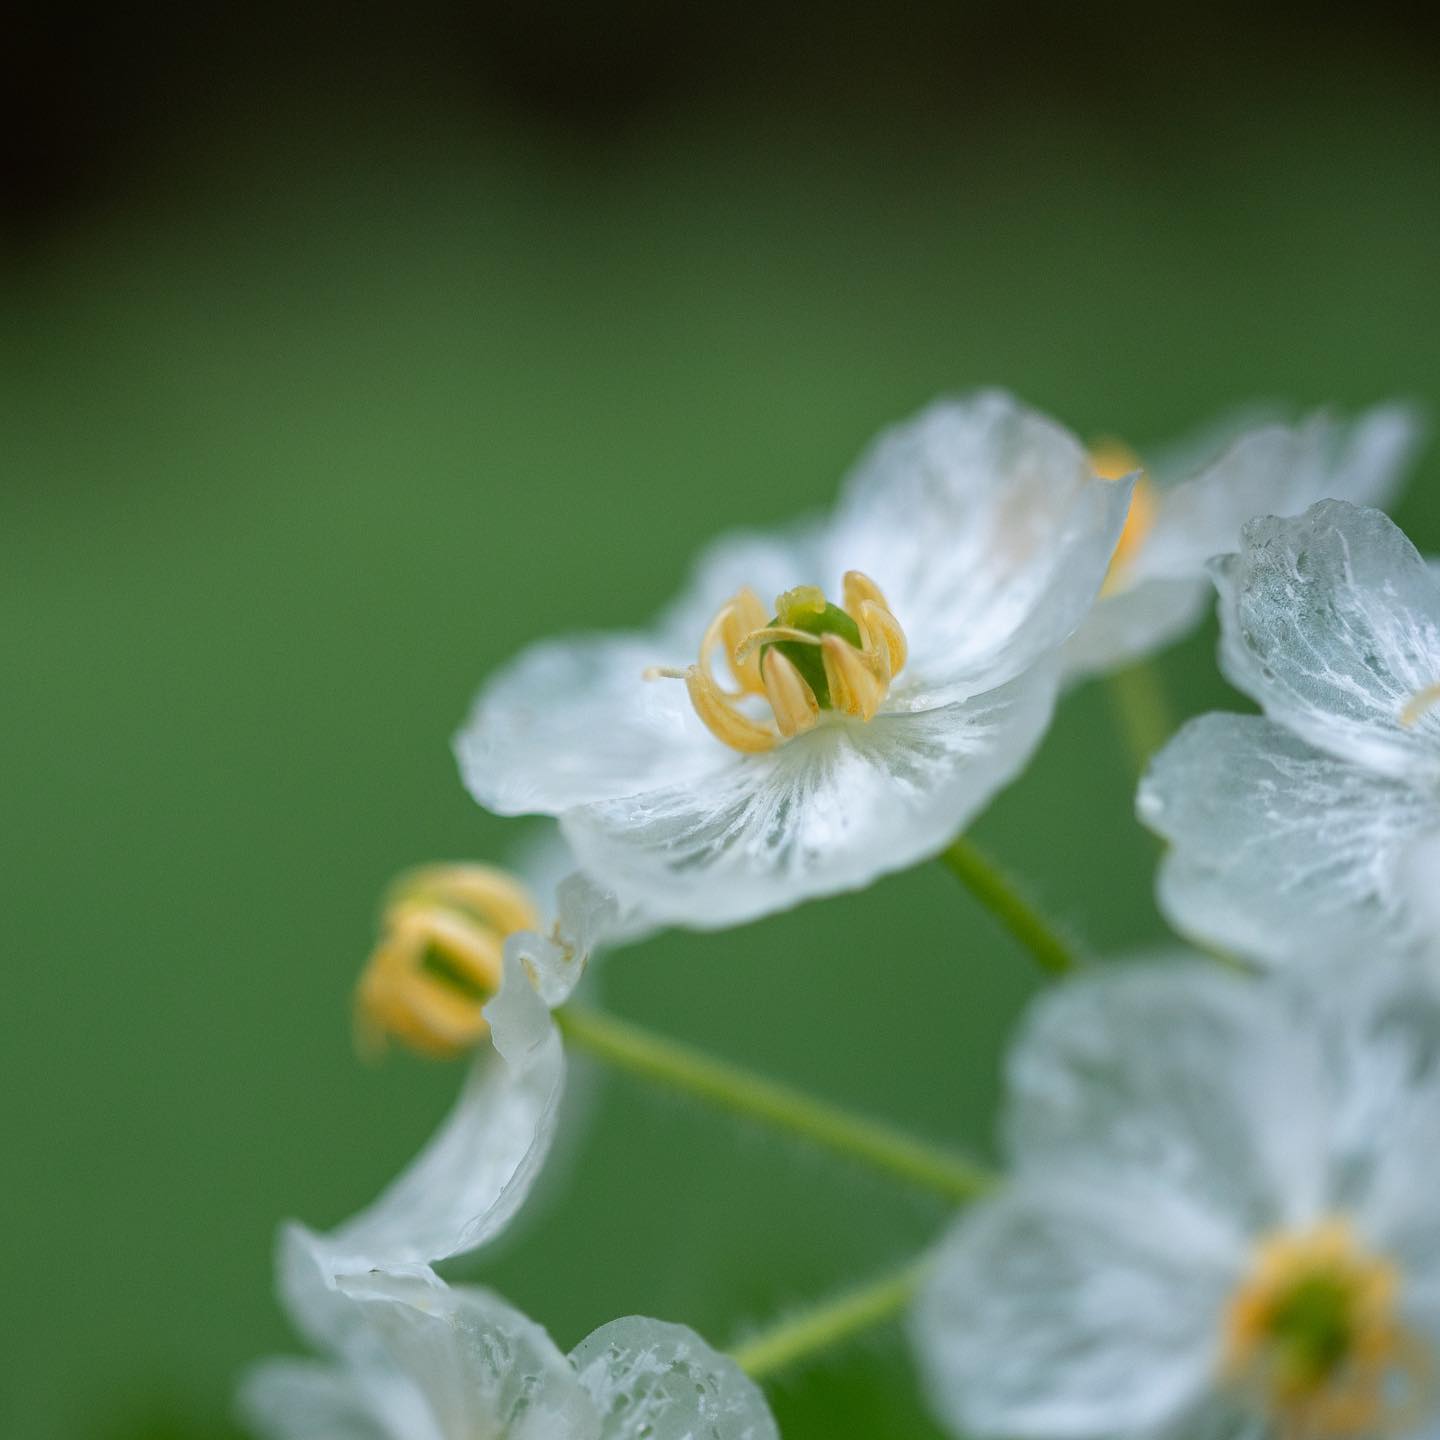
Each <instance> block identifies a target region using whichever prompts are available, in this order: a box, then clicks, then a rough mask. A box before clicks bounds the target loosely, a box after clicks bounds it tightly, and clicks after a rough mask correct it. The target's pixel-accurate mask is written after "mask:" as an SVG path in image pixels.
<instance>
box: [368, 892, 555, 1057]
mask: <svg viewBox="0 0 1440 1440" xmlns="http://www.w3.org/2000/svg"><path fill="white" fill-rule="evenodd" d="M539 923H540V917H539V912H538V911H537V910H536V907H535V902H534V901H533V900H532V899H531V897H530V895H529V893H528V891H526V889H525V887H524V886H523V885H521V884H520V882H519V881H518V880H516V879H515V878H514V877H513V876H512V875H509V874H507V873H506V872H505V871H503V870H496V869H493V868H491V867H490V866H488V865H430V866H426V867H425V868H423V869H420V870H415V871H412V872H411V873H410V874H408V875H405V876H402V877H401V879H400V880H399V881H398V882H397V884H396V885H395V886H394V887H393V888H392V890H391V892H390V896H389V899H388V901H387V903H386V906H385V910H384V914H383V916H382V918H381V934H380V941H379V943H378V944H377V945H376V947H375V949H374V951H373V952H372V954H371V956H370V959H369V962H368V963H367V964H366V966H365V971H364V973H363V974H362V975H361V977H360V983H359V985H358V986H357V987H356V991H355V1034H356V1041H357V1044H358V1045H359V1047H360V1049H361V1050H362V1052H364V1053H371V1054H373V1053H378V1052H380V1051H382V1050H383V1049H384V1047H385V1043H386V1041H387V1039H389V1038H390V1037H392V1036H393V1037H394V1038H395V1039H397V1040H399V1041H401V1042H402V1043H403V1044H405V1045H408V1046H409V1047H410V1048H411V1049H412V1050H416V1051H418V1052H419V1053H420V1054H422V1055H428V1056H431V1057H432V1058H436V1059H449V1058H451V1057H453V1056H455V1055H459V1054H461V1053H463V1052H464V1051H465V1050H468V1049H469V1048H470V1047H471V1046H473V1045H475V1044H477V1043H478V1042H479V1041H480V1040H483V1039H484V1038H485V1035H486V1032H487V1031H488V1029H489V1026H488V1025H487V1024H486V1022H485V1017H484V1015H483V1014H481V1011H482V1009H483V1008H484V1006H485V1005H486V1003H487V1002H488V1001H489V1000H490V998H491V997H492V996H493V995H494V994H495V992H496V991H497V990H498V989H499V988H500V973H501V963H502V959H503V956H504V948H505V940H506V937H507V936H509V935H512V934H514V933H515V931H517V930H533V929H537V928H538V927H539Z"/></svg>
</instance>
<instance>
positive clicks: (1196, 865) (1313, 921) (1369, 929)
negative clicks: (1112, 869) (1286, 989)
mask: <svg viewBox="0 0 1440 1440" xmlns="http://www.w3.org/2000/svg"><path fill="white" fill-rule="evenodd" d="M1139 813H1140V817H1141V819H1142V820H1143V821H1144V822H1145V823H1146V824H1147V825H1148V826H1150V828H1151V829H1153V830H1155V831H1157V832H1158V833H1159V834H1161V835H1162V836H1164V837H1165V839H1167V840H1168V841H1169V842H1170V843H1171V845H1172V846H1173V847H1174V848H1173V850H1172V851H1171V853H1170V855H1169V856H1168V857H1167V859H1166V860H1165V862H1164V863H1163V865H1162V868H1161V875H1160V887H1159V898H1160V904H1161V908H1162V909H1163V910H1164V912H1165V914H1166V916H1167V918H1168V919H1169V920H1170V921H1171V923H1172V924H1173V925H1175V927H1176V928H1177V929H1178V930H1180V931H1181V932H1182V933H1183V934H1185V935H1188V936H1190V937H1191V938H1193V939H1196V940H1198V941H1200V942H1202V943H1211V944H1216V945H1219V946H1220V947H1222V948H1224V949H1227V950H1232V951H1235V952H1237V953H1239V954H1242V955H1245V956H1247V957H1250V958H1252V959H1257V960H1262V961H1266V962H1269V963H1272V964H1285V963H1291V962H1296V961H1306V960H1310V959H1313V958H1315V957H1317V956H1324V955H1328V954H1336V953H1347V952H1348V953H1350V954H1352V955H1357V956H1360V957H1363V956H1364V955H1366V954H1368V953H1370V952H1372V951H1373V950H1374V949H1375V948H1376V947H1377V946H1378V947H1380V948H1395V947H1397V946H1402V945H1405V944H1414V943H1417V942H1418V941H1419V940H1420V939H1421V938H1422V936H1421V934H1420V933H1419V930H1418V922H1417V918H1416V916H1415V915H1414V914H1413V913H1412V909H1411V895H1412V892H1411V888H1410V887H1409V886H1407V885H1406V884H1405V883H1404V879H1403V875H1404V871H1403V864H1404V862H1405V860H1406V858H1407V856H1408V855H1409V854H1410V853H1411V852H1412V851H1413V850H1414V849H1415V847H1416V846H1417V843H1418V841H1419V840H1420V839H1421V838H1422V837H1423V836H1425V835H1427V834H1428V833H1430V832H1431V831H1433V830H1434V829H1435V827H1436V826H1437V824H1440V800H1437V798H1436V797H1435V796H1434V795H1433V794H1432V793H1427V792H1423V791H1419V790H1414V789H1411V788H1410V787H1409V786H1405V785H1399V784H1396V783H1393V782H1390V781H1387V780H1385V779H1383V778H1381V777H1378V776H1376V775H1373V774H1372V773H1370V772H1369V771H1367V770H1363V769H1361V768H1359V767H1358V766H1355V765H1351V764H1348V763H1346V762H1345V761H1343V760H1337V759H1334V758H1333V757H1332V756H1330V755H1326V754H1323V753H1321V752H1320V751H1318V750H1315V749H1312V748H1311V747H1310V746H1309V745H1307V744H1306V743H1305V742H1304V741H1302V740H1299V739H1297V738H1296V737H1295V736H1294V735H1292V734H1290V733H1289V731H1287V730H1284V729H1282V728H1281V727H1280V726H1278V725H1275V724H1273V723H1271V722H1269V721H1266V720H1262V719H1259V718H1255V717H1250V716H1241V715H1206V716H1202V717H1201V718H1200V719H1198V720H1194V721H1191V722H1190V724H1188V725H1187V726H1185V728H1184V729H1183V730H1182V731H1181V732H1180V733H1179V735H1177V736H1176V738H1175V739H1174V740H1172V741H1171V742H1170V744H1169V745H1167V746H1166V747H1165V749H1164V750H1162V751H1161V753H1160V755H1159V756H1158V757H1157V758H1156V760H1155V762H1154V763H1153V765H1152V766H1151V769H1150V772H1149V774H1148V775H1147V776H1146V777H1145V780H1144V781H1143V783H1142V785H1141V788H1140V798H1139Z"/></svg>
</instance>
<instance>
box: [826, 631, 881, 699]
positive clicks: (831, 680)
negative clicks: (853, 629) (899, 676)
mask: <svg viewBox="0 0 1440 1440" xmlns="http://www.w3.org/2000/svg"><path fill="white" fill-rule="evenodd" d="M820 646H821V655H822V656H823V657H824V663H825V679H826V681H827V683H828V684H829V686H830V704H831V705H832V706H834V708H835V709H836V710H839V711H840V712H841V713H842V714H845V715H854V716H856V717H858V718H859V719H861V720H873V719H874V718H875V712H876V711H877V710H878V709H879V708H880V702H881V701H882V700H883V699H884V698H885V692H886V690H887V689H888V688H889V679H888V677H886V678H882V677H881V674H880V672H879V671H878V670H877V669H876V668H873V667H872V666H871V665H870V663H869V660H868V657H867V656H866V655H864V654H863V653H862V652H861V651H859V650H857V649H856V648H855V647H854V646H853V645H852V644H850V642H849V641H848V640H842V639H841V638H840V637H839V636H838V635H826V636H824V637H823V638H822V639H821V641H820Z"/></svg>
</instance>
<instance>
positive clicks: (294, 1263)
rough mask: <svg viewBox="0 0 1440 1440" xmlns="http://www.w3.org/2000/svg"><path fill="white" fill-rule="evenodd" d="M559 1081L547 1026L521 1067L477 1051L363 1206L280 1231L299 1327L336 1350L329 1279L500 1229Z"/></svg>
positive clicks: (550, 1122)
mask: <svg viewBox="0 0 1440 1440" xmlns="http://www.w3.org/2000/svg"><path fill="white" fill-rule="evenodd" d="M547 1019H548V1012H547ZM563 1082H564V1056H563V1052H562V1049H561V1045H560V1038H559V1036H558V1035H557V1034H556V1033H555V1032H554V1030H553V1027H552V1028H550V1029H549V1030H548V1031H547V1033H546V1035H545V1036H544V1038H543V1040H542V1041H541V1043H540V1044H539V1045H537V1046H536V1047H535V1048H534V1050H533V1052H532V1053H530V1054H529V1055H528V1056H527V1057H526V1063H524V1064H516V1063H509V1062H507V1061H506V1060H505V1059H503V1058H502V1057H500V1056H499V1055H494V1054H490V1055H487V1056H485V1057H484V1058H483V1059H481V1060H478V1061H477V1062H476V1063H475V1065H474V1066H473V1067H472V1069H471V1071H470V1075H469V1077H468V1078H467V1080H466V1083H465V1087H464V1089H463V1090H462V1091H461V1094H460V1098H459V1100H458V1101H457V1102H456V1104H455V1107H454V1109H453V1110H452V1111H451V1112H450V1115H449V1116H448V1118H447V1119H446V1120H445V1121H444V1123H443V1124H442V1125H441V1126H440V1128H439V1130H437V1131H436V1133H435V1135H434V1136H433V1137H432V1138H431V1140H430V1142H429V1144H427V1145H426V1147H425V1148H424V1149H423V1150H422V1151H421V1152H420V1154H419V1155H418V1156H417V1157H416V1158H415V1159H414V1160H413V1161H412V1162H411V1164H410V1166H409V1167H408V1168H407V1169H406V1170H405V1171H403V1172H402V1173H401V1174H400V1176H399V1177H398V1178H397V1179H396V1180H395V1181H393V1182H392V1183H391V1185H390V1186H389V1187H388V1188H387V1189H386V1190H385V1191H384V1192H383V1193H382V1194H381V1195H380V1197H379V1198H378V1199H377V1200H376V1201H375V1202H374V1203H373V1204H371V1205H370V1206H369V1207H368V1208H367V1209H365V1210H363V1211H362V1212H361V1213H360V1214H359V1215H356V1216H355V1217H354V1218H353V1219H351V1220H349V1221H347V1222H346V1223H345V1224H343V1225H341V1226H340V1227H339V1228H338V1229H336V1230H334V1231H333V1232H331V1233H330V1234H328V1235H317V1234H315V1233H313V1232H311V1231H309V1230H306V1229H305V1228H304V1227H303V1226H298V1225H292V1226H290V1227H287V1229H286V1230H285V1232H284V1234H283V1235H282V1239H281V1247H280V1266H279V1268H280V1286H281V1291H282V1293H283V1295H284V1296H285V1299H286V1303H287V1306H288V1308H289V1310H290V1312H291V1314H292V1316H293V1317H294V1319H295V1321H296V1324H297V1325H298V1326H299V1327H300V1329H301V1330H302V1331H303V1332H304V1333H305V1334H306V1335H307V1336H308V1337H309V1338H310V1339H311V1340H312V1341H313V1342H314V1343H315V1344H317V1345H320V1346H322V1347H327V1348H331V1349H335V1348H341V1349H343V1348H344V1347H345V1343H346V1327H347V1326H348V1324H349V1318H348V1310H347V1309H346V1307H344V1306H337V1304H336V1303H335V1295H334V1287H335V1281H336V1278H337V1277H338V1276H341V1275H346V1274H359V1273H363V1272H364V1271H368V1270H371V1269H399V1268H403V1267H407V1266H408V1267H416V1266H424V1265H427V1264H429V1263H430V1262H431V1261H433V1260H440V1259H444V1258H446V1257H447V1256H451V1255H458V1254H462V1253H464V1252H465V1251H468V1250H473V1249H475V1248H477V1247H478V1246H480V1245H483V1244H485V1243H486V1242H487V1241H488V1240H490V1239H492V1238H494V1236H495V1235H497V1234H498V1233H499V1232H500V1231H501V1230H502V1229H504V1227H505V1226H506V1225H507V1224H508V1223H509V1222H510V1220H511V1218H512V1217H513V1216H514V1214H515V1212H516V1211H517V1210H518V1209H519V1208H520V1205H521V1204H522V1202H523V1201H524V1199H525V1197H526V1196H527V1195H528V1194H529V1192H530V1188H531V1186H532V1185H533V1184H534V1182H535V1178H536V1176H537V1175H538V1174H539V1171H540V1167H541V1166H542V1164H543V1163H544V1160H545V1156H546V1154H547V1153H548V1152H549V1149H550V1143H551V1141H552V1140H553V1138H554V1133H555V1124H556V1119H557V1113H558V1108H559V1102H560V1095H561V1090H562V1087H563Z"/></svg>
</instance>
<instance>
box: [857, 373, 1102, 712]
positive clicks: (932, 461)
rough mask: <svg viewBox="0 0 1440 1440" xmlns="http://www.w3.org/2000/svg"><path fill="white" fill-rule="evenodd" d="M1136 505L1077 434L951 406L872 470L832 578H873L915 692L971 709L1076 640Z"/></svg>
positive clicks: (1024, 412) (975, 404)
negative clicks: (896, 624)
mask: <svg viewBox="0 0 1440 1440" xmlns="http://www.w3.org/2000/svg"><path fill="white" fill-rule="evenodd" d="M1129 496H1130V483H1129V482H1128V481H1122V482H1113V481H1107V480H1100V479H1098V478H1097V477H1096V476H1095V475H1094V474H1093V472H1092V471H1091V469H1090V463H1089V458H1088V456H1087V454H1086V451H1085V449H1084V447H1083V446H1082V445H1081V444H1080V443H1079V441H1077V440H1076V439H1075V437H1074V436H1073V435H1070V434H1069V433H1068V432H1067V431H1065V430H1064V429H1062V428H1061V427H1060V426H1058V425H1056V424H1055V423H1054V422H1053V421H1051V420H1048V419H1046V418H1045V417H1044V416H1042V415H1039V414H1037V413H1036V412H1035V411H1033V410H1028V409H1026V408H1025V407H1024V406H1022V405H1020V404H1019V403H1018V402H1017V401H1015V400H1014V399H1012V398H1011V397H1009V396H1007V395H1004V394H1001V393H999V392H996V391H985V392H981V393H979V394H976V395H971V396H969V397H966V398H963V399H957V400H950V401H942V402H939V403H937V404H935V405H932V406H931V407H930V408H929V409H927V410H925V411H923V412H921V414H920V415H919V416H917V417H916V418H915V419H913V420H911V421H910V422H909V423H907V424H905V425H902V426H899V427H897V428H895V429H893V430H890V431H887V432H886V433H885V434H884V435H882V436H881V437H880V438H879V440H877V441H876V443H875V444H874V446H873V447H872V448H871V450H870V451H869V452H868V454H867V455H866V456H865V457H864V458H863V459H862V460H861V462H860V464H859V466H858V467H857V469H856V471H855V473H854V474H853V475H852V476H851V478H850V480H849V481H848V483H847V486H846V490H845V494H844V497H843V500H842V503H841V506H840V509H839V512H838V513H837V516H836V520H835V524H834V528H833V532H832V535H831V537H830V542H829V543H830V551H831V556H832V560H831V568H832V570H845V569H857V570H863V571H864V572H865V573H866V574H867V575H869V576H870V577H871V578H872V579H873V580H875V582H876V583H877V584H878V585H879V586H880V588H881V590H883V591H884V593H885V596H886V599H887V600H888V601H889V603H890V607H891V609H892V610H893V611H894V613H895V616H896V618H897V619H898V620H899V621H900V624H901V626H902V627H903V628H904V630H905V633H906V636H907V638H908V640H909V644H910V664H909V667H908V668H907V671H906V674H905V677H904V678H905V679H906V682H907V683H919V684H920V685H921V686H922V687H923V689H924V690H925V691H926V692H928V693H929V694H931V695H933V696H935V697H936V698H937V699H939V698H948V699H958V698H963V696H965V695H969V694H974V693H976V692H977V691H979V690H983V689H988V688H990V687H991V686H993V685H997V684H1000V683H1001V682H1002V681H1004V680H1008V679H1010V678H1011V677H1012V676H1015V675H1018V674H1019V673H1020V672H1021V671H1023V670H1024V669H1025V668H1026V667H1027V666H1029V665H1031V664H1033V663H1035V662H1036V660H1038V659H1039V658H1040V657H1041V656H1043V655H1045V654H1047V653H1049V652H1050V651H1051V650H1053V649H1054V648H1056V647H1057V646H1059V645H1060V644H1061V643H1062V642H1063V641H1064V640H1065V639H1066V638H1067V637H1068V636H1069V635H1070V634H1071V633H1072V632H1073V631H1074V630H1075V628H1076V626H1078V625H1079V623H1080V622H1081V620H1082V619H1083V618H1084V616H1085V613H1086V611H1087V610H1088V609H1089V607H1090V604H1091V602H1092V601H1093V600H1094V598H1095V595H1096V593H1097V591H1098V590H1099V588H1100V584H1101V582H1102V581H1103V580H1104V578H1105V571H1106V568H1107V566H1108V565H1109V562H1110V556H1111V554H1112V553H1113V551H1114V549H1115V543H1116V541H1117V540H1118V538H1119V535H1120V529H1121V526H1122V525H1123V524H1124V520H1125V514H1126V510H1127V508H1128V505H1129ZM917 677H918V680H917ZM902 688H903V687H902ZM931 703H934V702H933V701H932V702H931Z"/></svg>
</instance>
